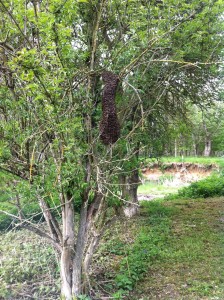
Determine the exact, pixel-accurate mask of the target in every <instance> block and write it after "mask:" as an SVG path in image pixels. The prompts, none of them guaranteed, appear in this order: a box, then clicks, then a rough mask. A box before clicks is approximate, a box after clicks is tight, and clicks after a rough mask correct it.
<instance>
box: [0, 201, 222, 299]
mask: <svg viewBox="0 0 224 300" xmlns="http://www.w3.org/2000/svg"><path fill="white" fill-rule="evenodd" d="M223 218H224V198H208V199H205V200H203V199H200V200H184V199H180V200H172V201H163V200H156V201H152V202H149V201H147V202H143V203H142V207H141V211H140V215H139V216H138V217H136V218H135V220H129V221H128V220H122V221H121V222H119V223H117V224H116V226H115V227H114V228H113V229H111V230H110V231H108V232H107V233H106V234H105V236H104V240H103V241H102V243H101V244H100V248H99V251H98V252H97V253H96V255H95V256H94V264H93V265H94V269H92V275H91V277H90V282H89V284H90V285H91V287H92V294H91V298H83V299H85V300H86V299H103V297H108V296H109V297H112V299H133V300H139V299H144V300H147V299H172V300H175V299H176V300H180V299H191V300H196V299H206V300H207V299H220V300H221V299H223V295H224V286H223V275H224V274H223V269H224V261H223V253H224V252H223V250H224V249H223V245H224V235H223V229H224V228H223V227H224V221H223V220H224V219H223ZM1 238H2V242H1V259H0V260H1V264H0V278H1V279H0V286H1V287H0V295H1V296H0V298H1V297H2V299H18V300H19V299H21V300H22V299H30V297H31V296H32V298H33V299H38V300H46V299H49V300H50V299H59V287H58V282H57V281H56V278H58V275H59V270H58V268H57V265H56V260H55V256H54V254H53V252H52V251H51V249H50V248H49V247H48V246H47V245H45V244H43V243H42V241H40V240H39V238H38V237H35V236H32V235H29V236H28V235H27V233H26V232H25V231H23V230H21V231H17V232H16V233H15V232H9V233H7V234H4V235H2V236H1ZM24 241H25V243H24ZM18 250H19V251H18ZM149 297H150V298H149Z"/></svg>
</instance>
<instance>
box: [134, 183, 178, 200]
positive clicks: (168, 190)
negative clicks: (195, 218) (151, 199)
mask: <svg viewBox="0 0 224 300" xmlns="http://www.w3.org/2000/svg"><path fill="white" fill-rule="evenodd" d="M177 191H178V187H173V186H166V185H164V184H162V183H159V184H158V183H155V182H152V181H151V182H150V181H148V182H145V183H144V184H142V185H140V186H139V187H138V193H139V194H144V195H153V196H157V197H161V196H164V195H167V194H174V193H177Z"/></svg>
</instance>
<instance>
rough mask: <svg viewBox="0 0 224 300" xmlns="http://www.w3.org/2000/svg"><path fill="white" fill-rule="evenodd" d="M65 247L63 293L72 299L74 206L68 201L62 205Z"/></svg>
mask: <svg viewBox="0 0 224 300" xmlns="http://www.w3.org/2000/svg"><path fill="white" fill-rule="evenodd" d="M62 230H63V247H62V254H61V294H62V297H64V298H65V299H66V300H71V299H72V261H73V257H74V236H75V233H74V207H73V202H72V201H71V200H70V201H67V199H66V202H65V203H64V205H63V207H62Z"/></svg>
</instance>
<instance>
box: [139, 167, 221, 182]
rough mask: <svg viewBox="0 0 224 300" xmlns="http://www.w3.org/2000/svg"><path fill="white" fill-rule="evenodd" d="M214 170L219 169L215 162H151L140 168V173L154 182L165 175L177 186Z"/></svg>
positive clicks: (198, 178) (207, 174) (202, 176)
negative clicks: (204, 163)
mask: <svg viewBox="0 0 224 300" xmlns="http://www.w3.org/2000/svg"><path fill="white" fill-rule="evenodd" d="M214 170H217V171H218V170H219V167H218V166H217V165H215V164H210V165H202V164H193V163H167V164H162V165H161V164H153V165H151V166H149V167H146V168H144V169H142V175H143V180H147V181H155V182H158V181H160V180H161V178H163V177H167V181H170V184H171V185H172V184H173V185H174V186H177V185H183V183H190V182H194V181H197V180H200V179H202V178H205V177H207V176H209V175H210V174H211V173H212V172H213V171H214ZM169 178H170V179H169Z"/></svg>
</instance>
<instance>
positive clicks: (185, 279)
mask: <svg viewBox="0 0 224 300" xmlns="http://www.w3.org/2000/svg"><path fill="white" fill-rule="evenodd" d="M164 205H165V206H166V207H168V208H173V209H174V208H178V210H179V212H178V213H176V212H175V211H174V214H173V215H172V216H171V220H172V226H171V231H170V234H169V237H168V239H167V241H166V245H165V246H164V247H163V249H162V253H161V255H160V257H159V258H157V259H155V260H154V261H153V262H152V264H151V266H150V268H149V270H148V273H147V274H145V277H144V280H143V281H142V282H141V284H140V285H139V286H136V288H135V290H134V291H133V293H132V294H131V295H130V296H129V298H128V299H133V300H137V299H145V300H146V299H164V300H166V299H172V300H175V299H178V300H181V299H189V300H196V299H201V300H202V299H204V300H205V299H206V300H207V299H220V300H221V299H224V281H223V275H224V271H223V270H224V233H223V229H224V223H223V221H224V220H223V221H222V216H223V215H224V198H213V199H208V200H197V201H193V200H188V201H187V200H185V201H184V200H181V201H176V202H168V203H166V204H164ZM149 295H151V296H149Z"/></svg>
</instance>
